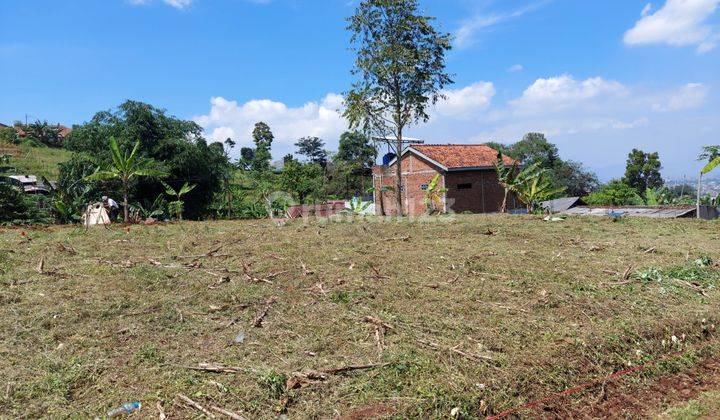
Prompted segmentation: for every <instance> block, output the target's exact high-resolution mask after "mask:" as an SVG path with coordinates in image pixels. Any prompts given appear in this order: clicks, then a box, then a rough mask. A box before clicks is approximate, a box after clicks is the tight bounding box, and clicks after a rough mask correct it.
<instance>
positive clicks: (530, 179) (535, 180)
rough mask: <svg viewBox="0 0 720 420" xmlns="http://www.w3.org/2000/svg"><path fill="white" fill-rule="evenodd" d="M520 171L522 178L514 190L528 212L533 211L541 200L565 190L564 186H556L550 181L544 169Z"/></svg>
mask: <svg viewBox="0 0 720 420" xmlns="http://www.w3.org/2000/svg"><path fill="white" fill-rule="evenodd" d="M524 172H525V170H523V171H522V172H521V175H522V179H521V182H520V183H519V184H518V186H517V190H516V192H517V193H518V197H519V198H520V201H522V202H523V203H525V205H526V206H527V210H528V213H532V212H533V211H535V206H536V205H537V204H538V203H539V202H541V201H545V200H548V199H550V198H552V197H553V196H554V195H556V194H560V193H562V192H563V191H565V187H556V186H555V185H553V183H552V181H551V180H550V179H548V178H547V177H546V175H547V171H546V170H539V171H535V172H528V173H527V174H525V173H524Z"/></svg>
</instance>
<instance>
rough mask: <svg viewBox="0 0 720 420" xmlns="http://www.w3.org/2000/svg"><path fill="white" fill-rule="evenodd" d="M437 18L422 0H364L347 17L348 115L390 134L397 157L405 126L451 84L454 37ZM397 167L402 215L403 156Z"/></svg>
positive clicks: (423, 115)
mask: <svg viewBox="0 0 720 420" xmlns="http://www.w3.org/2000/svg"><path fill="white" fill-rule="evenodd" d="M434 20H435V18H433V17H429V16H423V15H421V14H420V11H419V5H418V1H417V0H363V1H361V2H360V5H359V6H358V8H357V10H356V11H355V15H353V16H352V17H350V18H349V19H348V21H349V25H348V30H350V31H351V32H352V37H351V43H352V44H353V49H354V51H355V52H356V54H357V57H356V61H355V68H354V70H353V75H355V76H357V78H358V80H357V81H356V82H355V83H354V84H353V86H352V88H351V90H350V91H349V92H348V93H347V94H346V96H345V104H346V110H345V113H344V115H345V117H346V118H347V119H348V121H349V123H350V128H351V129H357V128H362V129H363V131H365V132H367V133H371V134H373V135H376V136H379V137H382V138H388V137H391V138H392V139H393V140H392V141H389V142H388V143H389V144H390V145H391V147H392V148H393V149H394V151H395V153H396V154H397V155H398V156H399V155H401V153H402V150H403V135H404V131H405V128H406V127H408V125H410V124H414V123H419V122H421V121H422V122H426V121H427V120H428V119H429V118H430V116H429V114H428V112H427V110H428V106H430V105H431V104H434V103H436V102H437V101H438V99H440V98H441V97H442V93H441V92H442V89H443V88H444V87H445V86H446V85H448V84H450V83H452V80H451V78H450V76H449V75H448V74H447V73H446V70H445V53H446V52H447V51H448V50H450V48H451V37H450V35H449V34H446V33H441V32H439V31H438V30H437V29H436V28H435V27H434V26H433V21H434ZM396 166H397V168H396V178H397V180H396V181H397V183H396V186H397V188H396V191H397V193H396V194H395V198H396V203H397V204H396V205H397V210H398V215H400V216H402V215H403V214H404V213H403V208H402V199H401V194H400V191H401V189H402V171H401V168H400V162H399V160H398V164H397V165H396Z"/></svg>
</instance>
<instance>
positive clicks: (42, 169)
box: [10, 145, 72, 181]
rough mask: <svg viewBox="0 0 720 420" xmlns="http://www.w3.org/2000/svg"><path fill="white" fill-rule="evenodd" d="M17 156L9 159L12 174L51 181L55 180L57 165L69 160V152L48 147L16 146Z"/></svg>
mask: <svg viewBox="0 0 720 420" xmlns="http://www.w3.org/2000/svg"><path fill="white" fill-rule="evenodd" d="M18 149H19V151H20V155H19V156H14V157H12V158H11V161H10V166H12V167H14V168H15V171H13V172H14V174H22V175H36V176H37V177H38V179H40V177H42V176H44V177H46V178H47V179H49V180H51V181H55V180H57V177H58V166H57V165H58V163H61V162H65V161H68V160H70V156H71V154H72V153H71V152H69V151H67V150H65V149H53V148H50V147H32V146H29V145H20V146H18Z"/></svg>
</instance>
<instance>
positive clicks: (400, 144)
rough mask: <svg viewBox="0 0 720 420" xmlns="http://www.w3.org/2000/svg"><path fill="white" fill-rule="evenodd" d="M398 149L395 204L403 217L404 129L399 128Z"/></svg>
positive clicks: (398, 212) (399, 214)
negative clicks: (402, 159)
mask: <svg viewBox="0 0 720 420" xmlns="http://www.w3.org/2000/svg"><path fill="white" fill-rule="evenodd" d="M395 146H396V149H397V157H396V158H395V176H396V177H397V183H396V185H395V189H396V191H395V204H396V206H397V214H398V216H399V217H402V216H403V204H402V162H401V157H402V152H403V141H402V128H398V132H397V143H396V144H395Z"/></svg>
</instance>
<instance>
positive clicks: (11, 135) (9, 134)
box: [0, 127, 18, 144]
mask: <svg viewBox="0 0 720 420" xmlns="http://www.w3.org/2000/svg"><path fill="white" fill-rule="evenodd" d="M17 142H18V136H17V132H16V131H15V129H14V128H13V127H3V128H0V143H10V144H16V143H17Z"/></svg>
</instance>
